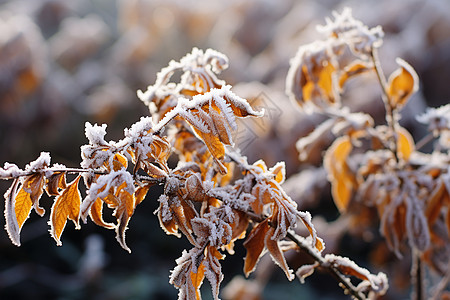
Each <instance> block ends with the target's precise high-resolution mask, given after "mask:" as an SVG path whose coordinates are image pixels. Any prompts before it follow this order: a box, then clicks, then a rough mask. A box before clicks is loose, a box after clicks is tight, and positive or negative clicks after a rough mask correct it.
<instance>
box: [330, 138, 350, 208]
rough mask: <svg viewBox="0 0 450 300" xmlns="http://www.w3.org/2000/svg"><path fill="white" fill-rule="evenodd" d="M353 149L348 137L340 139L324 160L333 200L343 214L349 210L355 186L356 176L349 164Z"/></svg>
mask: <svg viewBox="0 0 450 300" xmlns="http://www.w3.org/2000/svg"><path fill="white" fill-rule="evenodd" d="M352 149H353V146H352V143H351V141H350V139H349V138H348V137H347V136H344V137H340V138H338V139H336V140H335V141H334V143H333V144H332V145H331V147H330V148H328V150H327V152H326V153H325V158H324V167H325V169H326V170H327V171H328V178H329V180H330V181H331V188H332V190H331V193H332V195H333V200H334V203H335V204H336V206H337V208H338V209H339V211H341V212H345V211H346V210H347V207H348V205H349V203H350V199H351V196H352V193H353V188H354V185H355V183H354V182H355V179H354V174H353V173H352V172H351V170H350V168H349V166H348V164H347V158H348V156H349V154H350V152H351V151H352Z"/></svg>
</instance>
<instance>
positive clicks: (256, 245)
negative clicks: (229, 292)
mask: <svg viewBox="0 0 450 300" xmlns="http://www.w3.org/2000/svg"><path fill="white" fill-rule="evenodd" d="M269 228H270V226H269V223H268V219H266V220H264V221H263V222H261V223H259V224H258V225H256V226H255V227H253V229H252V231H251V232H250V234H249V235H248V237H247V239H246V241H245V242H244V247H245V249H247V255H246V256H245V262H244V274H245V276H246V277H248V276H249V275H250V273H252V272H253V271H254V270H255V267H256V264H257V263H258V261H259V258H260V256H261V253H262V251H263V249H264V246H265V238H266V234H267V232H268V231H269Z"/></svg>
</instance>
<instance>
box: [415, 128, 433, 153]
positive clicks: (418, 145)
mask: <svg viewBox="0 0 450 300" xmlns="http://www.w3.org/2000/svg"><path fill="white" fill-rule="evenodd" d="M433 139H434V135H433V133H432V132H429V133H428V134H427V135H426V136H424V137H423V138H422V139H420V141H418V142H417V143H416V150H420V149H422V147H424V146H425V145H426V144H428V143H429V142H431V141H432V140H433Z"/></svg>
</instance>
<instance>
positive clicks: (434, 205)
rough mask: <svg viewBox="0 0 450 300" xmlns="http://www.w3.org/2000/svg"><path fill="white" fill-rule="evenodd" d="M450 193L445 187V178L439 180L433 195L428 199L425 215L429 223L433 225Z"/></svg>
mask: <svg viewBox="0 0 450 300" xmlns="http://www.w3.org/2000/svg"><path fill="white" fill-rule="evenodd" d="M448 197H449V194H448V191H447V189H446V188H445V184H444V182H443V180H439V181H437V184H436V186H435V187H434V189H433V191H432V192H431V195H430V196H429V197H428V199H427V204H426V210H425V215H426V217H427V220H428V225H429V226H430V227H431V226H432V225H433V224H434V222H435V221H436V219H437V218H438V217H439V215H440V213H441V208H442V207H443V206H444V204H445V203H446V199H448Z"/></svg>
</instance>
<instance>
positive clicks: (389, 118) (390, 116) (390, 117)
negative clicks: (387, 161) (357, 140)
mask: <svg viewBox="0 0 450 300" xmlns="http://www.w3.org/2000/svg"><path fill="white" fill-rule="evenodd" d="M370 54H371V58H372V62H373V65H374V68H375V72H376V74H377V78H378V82H379V83H380V86H381V90H382V93H381V98H382V99H383V103H384V108H385V110H386V122H387V124H388V127H389V128H390V130H391V140H392V141H391V145H390V150H391V151H392V153H393V154H394V157H395V159H396V160H397V161H398V160H399V159H398V154H397V131H396V129H395V127H396V122H397V120H396V117H395V115H396V111H395V108H394V107H392V105H391V102H390V101H389V94H388V91H387V81H386V76H385V75H384V72H383V69H382V68H381V64H380V59H379V58H378V52H377V48H376V47H372V51H371V52H370Z"/></svg>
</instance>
